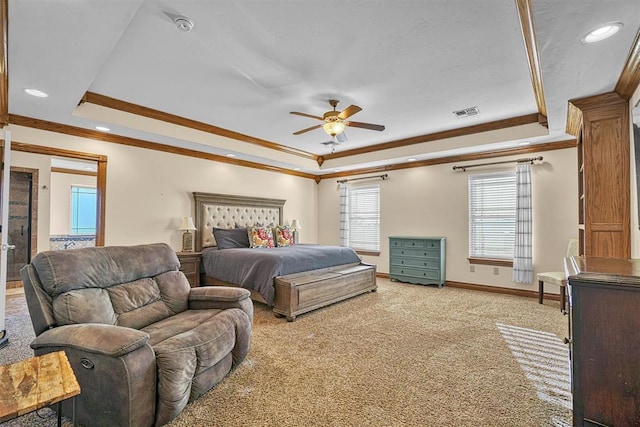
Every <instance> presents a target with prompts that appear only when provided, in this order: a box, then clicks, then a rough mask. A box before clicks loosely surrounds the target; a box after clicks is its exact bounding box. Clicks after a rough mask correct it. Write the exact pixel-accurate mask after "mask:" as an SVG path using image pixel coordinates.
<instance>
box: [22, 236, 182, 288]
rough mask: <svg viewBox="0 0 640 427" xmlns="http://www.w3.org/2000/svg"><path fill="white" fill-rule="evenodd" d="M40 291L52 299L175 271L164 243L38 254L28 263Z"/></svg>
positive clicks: (174, 261)
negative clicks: (41, 288)
mask: <svg viewBox="0 0 640 427" xmlns="http://www.w3.org/2000/svg"><path fill="white" fill-rule="evenodd" d="M31 263H32V264H33V265H34V266H35V268H36V272H37V273H38V277H39V278H40V283H42V287H43V288H44V290H45V291H46V292H47V293H48V294H49V295H51V296H52V297H55V296H57V295H60V294H62V293H65V292H69V291H72V290H76V289H85V288H107V287H109V286H113V285H117V284H121V283H129V282H133V281H135V280H138V279H141V278H145V277H154V276H157V275H158V274H160V273H164V272H166V271H170V270H178V266H179V265H180V262H179V261H178V257H177V256H176V253H175V251H173V249H171V247H169V245H167V244H165V243H154V244H148V245H138V246H109V247H99V248H84V249H72V250H66V251H46V252H40V253H39V254H37V255H36V256H35V257H33V259H32V260H31Z"/></svg>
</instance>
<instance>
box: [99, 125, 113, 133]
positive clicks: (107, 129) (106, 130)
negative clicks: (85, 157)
mask: <svg viewBox="0 0 640 427" xmlns="http://www.w3.org/2000/svg"><path fill="white" fill-rule="evenodd" d="M96 130H99V131H100V132H109V131H110V130H111V129H109V128H108V127H106V126H96Z"/></svg>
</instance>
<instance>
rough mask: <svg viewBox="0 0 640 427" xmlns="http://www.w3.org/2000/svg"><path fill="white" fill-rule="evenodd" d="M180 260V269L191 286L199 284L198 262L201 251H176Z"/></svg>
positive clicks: (200, 257)
mask: <svg viewBox="0 0 640 427" xmlns="http://www.w3.org/2000/svg"><path fill="white" fill-rule="evenodd" d="M176 255H178V260H180V271H182V272H183V273H184V275H185V276H187V280H188V281H189V284H190V285H191V287H192V288H195V287H197V286H200V262H201V259H202V252H177V253H176Z"/></svg>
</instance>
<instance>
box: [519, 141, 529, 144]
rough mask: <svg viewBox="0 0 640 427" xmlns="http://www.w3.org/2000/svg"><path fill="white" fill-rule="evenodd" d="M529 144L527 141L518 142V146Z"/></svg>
mask: <svg viewBox="0 0 640 427" xmlns="http://www.w3.org/2000/svg"><path fill="white" fill-rule="evenodd" d="M529 144H531V143H530V142H529V141H520V142H518V145H529Z"/></svg>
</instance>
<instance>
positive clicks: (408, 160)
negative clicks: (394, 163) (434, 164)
mask: <svg viewBox="0 0 640 427" xmlns="http://www.w3.org/2000/svg"><path fill="white" fill-rule="evenodd" d="M416 160H417V159H416V158H415V157H411V158H409V159H407V162H415V161H416Z"/></svg>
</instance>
